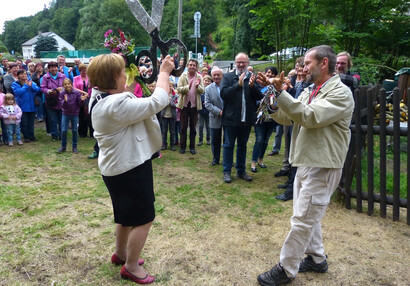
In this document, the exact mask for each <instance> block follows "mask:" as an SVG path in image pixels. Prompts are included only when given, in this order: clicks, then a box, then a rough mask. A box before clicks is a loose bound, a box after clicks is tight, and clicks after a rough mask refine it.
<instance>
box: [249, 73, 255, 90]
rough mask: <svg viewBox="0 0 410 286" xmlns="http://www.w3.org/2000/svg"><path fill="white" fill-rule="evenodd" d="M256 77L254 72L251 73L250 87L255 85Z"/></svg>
mask: <svg viewBox="0 0 410 286" xmlns="http://www.w3.org/2000/svg"><path fill="white" fill-rule="evenodd" d="M255 80H256V77H255V75H254V74H252V75H251V78H250V79H249V87H253V85H254V84H255Z"/></svg>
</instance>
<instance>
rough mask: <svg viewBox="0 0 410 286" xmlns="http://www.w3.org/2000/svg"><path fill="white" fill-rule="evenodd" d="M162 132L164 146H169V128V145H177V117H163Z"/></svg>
mask: <svg viewBox="0 0 410 286" xmlns="http://www.w3.org/2000/svg"><path fill="white" fill-rule="evenodd" d="M161 126H162V128H161V132H162V146H163V147H165V148H167V145H168V144H167V141H168V140H167V138H168V129H169V133H170V137H169V145H171V146H174V145H175V119H174V118H172V117H171V118H166V117H162V118H161Z"/></svg>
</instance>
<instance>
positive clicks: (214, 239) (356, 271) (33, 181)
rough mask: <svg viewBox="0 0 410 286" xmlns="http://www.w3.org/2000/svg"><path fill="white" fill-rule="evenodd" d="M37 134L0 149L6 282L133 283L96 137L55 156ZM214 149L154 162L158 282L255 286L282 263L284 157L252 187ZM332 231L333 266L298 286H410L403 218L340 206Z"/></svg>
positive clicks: (1, 257)
mask: <svg viewBox="0 0 410 286" xmlns="http://www.w3.org/2000/svg"><path fill="white" fill-rule="evenodd" d="M37 134H38V137H39V139H40V141H39V142H35V143H29V144H25V145H24V146H22V147H13V148H8V147H4V146H2V147H0V157H1V160H2V163H3V164H2V165H3V168H2V169H1V170H0V180H1V181H0V277H1V279H0V285H7V286H9V285H13V286H14V285H133V283H131V282H129V281H124V280H122V279H121V278H120V276H119V270H120V268H119V267H117V266H114V265H112V264H111V263H110V260H109V259H110V256H111V254H112V252H113V250H114V242H115V237H114V223H113V216H112V207H111V201H110V198H109V195H108V192H107V191H106V190H105V187H104V184H103V182H102V180H101V176H100V174H99V171H98V168H97V162H96V161H94V160H88V159H86V157H87V155H88V154H89V152H91V150H92V145H93V144H94V142H93V140H92V139H80V143H79V150H80V154H78V155H75V154H71V153H69V152H67V153H65V154H56V150H57V149H58V147H59V145H58V143H57V142H56V143H52V142H51V141H50V138H49V137H47V136H46V135H45V132H44V131H43V130H42V129H38V130H37ZM252 140H253V136H252V137H251V141H250V143H249V146H250V147H249V149H248V154H249V155H248V161H249V158H250V152H251V148H252V147H251V146H252V144H253V141H252ZM210 154H211V152H210V146H207V145H204V146H201V147H198V148H197V155H195V156H192V155H190V154H185V155H181V154H179V153H178V152H172V151H169V150H166V151H164V152H163V157H162V158H161V159H157V160H155V161H154V169H155V171H154V173H155V175H154V176H155V191H156V210H157V217H156V220H155V222H154V226H153V227H152V229H151V232H150V235H149V237H148V240H147V244H146V246H145V248H144V250H143V254H142V256H143V258H145V259H146V267H145V268H146V269H147V271H149V272H150V273H151V274H153V275H155V276H156V277H157V282H156V283H155V284H154V285H181V286H182V285H212V286H213V285H216V286H219V285H220V286H222V285H240V286H242V285H243V286H247V285H256V284H257V283H256V276H257V275H258V274H259V273H261V272H263V271H266V270H268V269H270V267H272V266H273V265H274V264H275V263H277V261H278V259H279V253H280V249H281V246H282V243H283V241H284V239H285V237H286V235H287V233H288V231H289V228H290V223H289V219H290V216H291V213H292V203H291V202H286V203H283V202H278V201H276V200H275V199H274V196H275V195H276V194H277V193H280V190H278V189H276V188H275V186H276V185H277V184H278V183H281V182H283V181H284V180H285V179H284V178H280V179H277V178H275V177H274V176H273V173H274V172H275V171H277V170H278V169H279V168H280V166H281V159H282V157H281V156H279V157H278V156H276V157H266V158H265V163H266V165H267V166H268V168H267V169H265V170H261V169H259V171H258V173H256V174H253V177H254V181H253V182H252V183H248V182H244V181H241V180H239V179H236V178H234V181H233V182H232V184H224V183H223V182H222V171H221V166H217V167H211V166H209V163H210V161H211V155H210ZM390 213H391V212H390ZM323 236H324V243H325V247H326V251H327V253H328V255H329V259H328V261H329V271H328V273H326V274H311V273H309V274H299V275H298V276H297V279H296V280H294V281H293V283H292V285H410V283H409V281H410V272H409V271H408V270H409V265H410V228H409V226H408V225H406V224H405V221H404V216H402V218H401V221H399V222H392V220H391V218H387V219H382V218H380V217H378V216H376V215H375V216H371V217H370V216H367V215H366V214H358V213H357V212H355V211H354V210H346V209H345V208H344V207H343V206H341V205H339V204H337V203H331V204H330V206H329V210H328V213H327V215H326V216H325V218H324V220H323Z"/></svg>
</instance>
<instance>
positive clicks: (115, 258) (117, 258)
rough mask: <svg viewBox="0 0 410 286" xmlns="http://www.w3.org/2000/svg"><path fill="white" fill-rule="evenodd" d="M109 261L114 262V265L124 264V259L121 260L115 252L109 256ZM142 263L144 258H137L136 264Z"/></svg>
mask: <svg viewBox="0 0 410 286" xmlns="http://www.w3.org/2000/svg"><path fill="white" fill-rule="evenodd" d="M111 263H112V264H115V265H124V264H125V261H124V260H122V259H121V258H119V257H118V256H117V254H115V253H114V254H113V255H112V256H111ZM144 263H145V260H144V259H142V258H140V259H138V265H143V264H144Z"/></svg>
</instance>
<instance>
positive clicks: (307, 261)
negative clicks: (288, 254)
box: [299, 255, 327, 273]
mask: <svg viewBox="0 0 410 286" xmlns="http://www.w3.org/2000/svg"><path fill="white" fill-rule="evenodd" d="M326 271H327V261H326V259H325V260H324V261H322V262H320V263H315V262H314V261H313V258H312V256H310V255H308V256H306V257H305V258H304V259H303V260H302V262H301V263H300V265H299V272H317V273H325V272H326Z"/></svg>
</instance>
